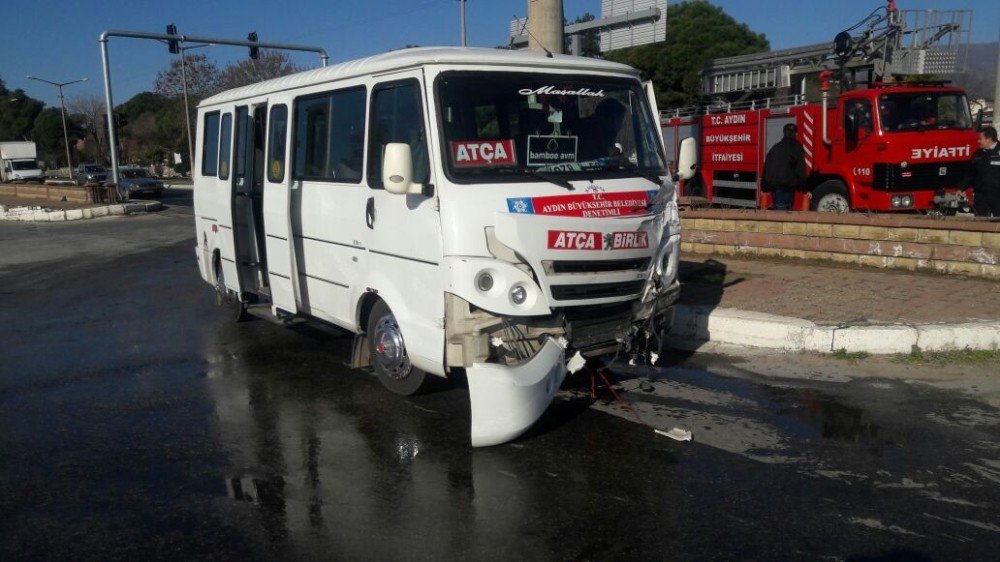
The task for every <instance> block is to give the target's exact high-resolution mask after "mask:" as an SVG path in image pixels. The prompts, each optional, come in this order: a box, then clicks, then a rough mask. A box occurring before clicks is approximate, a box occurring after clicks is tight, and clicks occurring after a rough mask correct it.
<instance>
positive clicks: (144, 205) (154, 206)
mask: <svg viewBox="0 0 1000 562" xmlns="http://www.w3.org/2000/svg"><path fill="white" fill-rule="evenodd" d="M162 208H163V204H162V203H160V202H159V201H136V202H131V203H123V204H121V205H105V206H103V207H90V208H88V209H68V210H62V209H60V210H56V211H38V210H31V209H24V210H14V209H12V210H10V211H4V212H0V220H8V221H23V222H63V221H74V220H82V219H92V218H97V217H106V216H109V215H131V214H133V213H150V212H153V211H159V210H160V209H162Z"/></svg>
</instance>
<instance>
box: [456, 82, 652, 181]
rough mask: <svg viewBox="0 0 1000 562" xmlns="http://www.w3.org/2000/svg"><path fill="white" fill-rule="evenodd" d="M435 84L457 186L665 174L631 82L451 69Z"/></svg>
mask: <svg viewBox="0 0 1000 562" xmlns="http://www.w3.org/2000/svg"><path fill="white" fill-rule="evenodd" d="M436 87H437V99H438V104H439V114H440V120H441V126H442V129H443V132H444V147H443V148H444V150H443V152H444V153H445V154H444V155H443V157H444V159H445V164H446V166H447V169H448V172H449V174H448V175H449V176H450V177H451V178H452V179H454V180H456V181H459V182H462V183H467V182H473V181H510V180H512V179H517V180H521V179H527V178H529V177H531V178H539V177H552V176H559V177H561V178H563V180H561V181H565V179H567V178H568V179H573V177H574V175H579V176H580V177H586V178H595V177H627V176H635V175H654V174H655V175H663V174H665V172H664V162H663V157H662V156H661V155H660V154H661V148H660V146H661V145H660V143H661V140H660V135H659V128H658V127H657V126H656V125H655V123H654V122H653V119H652V117H651V115H652V114H651V112H650V110H649V107H648V103H647V101H646V99H645V95H644V93H643V91H642V89H641V87H640V84H639V82H638V81H636V80H629V79H627V78H608V77H602V76H586V75H574V76H567V75H557V74H546V73H520V72H448V73H445V74H443V75H442V76H441V77H440V78H439V79H438V80H437V85H436Z"/></svg>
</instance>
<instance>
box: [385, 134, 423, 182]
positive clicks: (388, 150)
mask: <svg viewBox="0 0 1000 562" xmlns="http://www.w3.org/2000/svg"><path fill="white" fill-rule="evenodd" d="M382 184H383V185H384V186H385V190H386V191H388V192H389V193H395V194H396V195H405V194H407V193H411V194H414V195H419V194H421V193H423V189H424V186H423V185H421V184H419V183H413V154H412V153H411V152H410V145H408V144H406V143H403V142H390V143H389V144H387V145H385V154H383V156H382Z"/></svg>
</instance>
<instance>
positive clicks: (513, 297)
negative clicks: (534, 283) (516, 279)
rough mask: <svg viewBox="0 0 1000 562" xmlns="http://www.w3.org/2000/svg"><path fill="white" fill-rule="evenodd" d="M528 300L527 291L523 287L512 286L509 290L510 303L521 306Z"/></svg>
mask: <svg viewBox="0 0 1000 562" xmlns="http://www.w3.org/2000/svg"><path fill="white" fill-rule="evenodd" d="M526 300H528V290H527V289H526V288H525V287H524V285H514V286H513V287H511V289H510V302H512V303H514V304H517V305H521V304H524V301H526Z"/></svg>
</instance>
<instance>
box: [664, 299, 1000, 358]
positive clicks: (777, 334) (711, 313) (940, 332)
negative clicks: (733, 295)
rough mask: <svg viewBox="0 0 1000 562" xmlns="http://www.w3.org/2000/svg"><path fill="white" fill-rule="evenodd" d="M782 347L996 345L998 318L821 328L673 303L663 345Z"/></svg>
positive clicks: (893, 349) (879, 351)
mask: <svg viewBox="0 0 1000 562" xmlns="http://www.w3.org/2000/svg"><path fill="white" fill-rule="evenodd" d="M710 342H711V343H719V344H726V345H735V346H740V347H754V348H763V349H775V350H783V351H818V352H822V353H831V352H833V351H837V350H841V349H843V350H846V351H847V352H849V353H856V352H862V351H863V352H867V353H871V354H873V355H885V354H893V353H910V352H912V351H913V350H914V349H919V350H921V351H954V350H961V349H976V350H980V349H985V350H996V349H1000V322H998V321H983V322H968V323H962V324H913V325H911V324H892V325H872V326H847V325H840V326H825V325H821V324H816V323H815V322H810V321H808V320H802V319H800V318H789V317H786V316H776V315H774V314H765V313H762V312H751V311H746V310H737V309H731V308H714V309H713V308H712V307H708V306H683V305H681V306H678V307H677V311H676V314H675V316H674V327H673V329H672V330H671V332H670V337H669V343H670V345H672V346H673V347H676V348H679V349H698V348H700V347H701V346H703V345H704V344H706V343H710Z"/></svg>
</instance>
